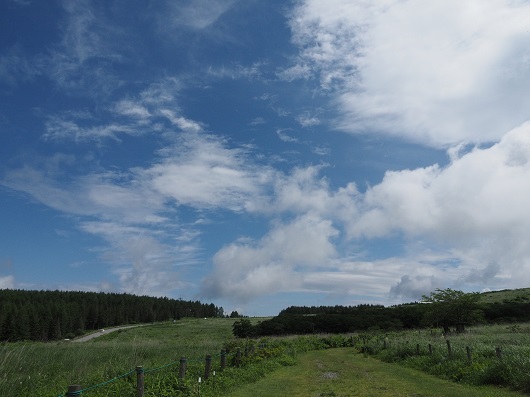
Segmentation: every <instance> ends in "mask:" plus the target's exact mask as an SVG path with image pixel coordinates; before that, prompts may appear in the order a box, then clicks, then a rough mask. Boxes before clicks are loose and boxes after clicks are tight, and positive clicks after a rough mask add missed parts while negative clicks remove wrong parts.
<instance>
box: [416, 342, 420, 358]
mask: <svg viewBox="0 0 530 397" xmlns="http://www.w3.org/2000/svg"><path fill="white" fill-rule="evenodd" d="M416 355H417V356H419V355H420V344H419V343H416Z"/></svg>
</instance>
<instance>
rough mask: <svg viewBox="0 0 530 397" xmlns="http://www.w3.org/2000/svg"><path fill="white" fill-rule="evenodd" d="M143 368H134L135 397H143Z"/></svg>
mask: <svg viewBox="0 0 530 397" xmlns="http://www.w3.org/2000/svg"><path fill="white" fill-rule="evenodd" d="M144 375H145V374H144V368H143V367H136V397H144Z"/></svg>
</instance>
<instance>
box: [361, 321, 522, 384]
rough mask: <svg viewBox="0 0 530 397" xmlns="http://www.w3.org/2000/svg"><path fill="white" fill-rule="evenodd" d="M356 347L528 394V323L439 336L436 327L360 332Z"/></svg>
mask: <svg viewBox="0 0 530 397" xmlns="http://www.w3.org/2000/svg"><path fill="white" fill-rule="evenodd" d="M359 342H360V343H361V345H362V347H361V351H363V352H364V353H365V354H367V355H371V356H373V357H376V358H378V359H380V360H382V361H385V362H389V363H399V364H401V365H404V366H406V367H409V368H414V369H418V370H421V371H423V372H426V373H428V374H432V375H436V376H437V377H440V378H443V379H448V380H452V381H455V382H459V383H465V384H469V385H496V386H499V387H503V388H509V389H512V390H517V391H521V392H523V393H527V394H530V325H529V324H527V323H526V324H511V325H506V324H504V325H487V326H476V327H470V328H469V329H468V330H467V332H464V333H453V334H450V335H446V336H443V335H442V333H441V331H440V330H438V329H433V330H418V331H402V332H395V333H378V334H363V335H360V338H359Z"/></svg>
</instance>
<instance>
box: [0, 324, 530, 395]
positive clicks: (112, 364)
mask: <svg viewBox="0 0 530 397" xmlns="http://www.w3.org/2000/svg"><path fill="white" fill-rule="evenodd" d="M234 321H235V320H234V319H183V320H181V321H179V322H177V323H172V322H171V323H169V322H168V323H163V324H154V325H148V326H142V327H138V328H132V329H127V330H120V331H115V332H112V333H108V334H105V335H104V336H101V337H100V338H96V339H94V340H91V341H89V342H85V343H73V342H66V341H64V342H53V343H26V344H23V343H14V344H4V345H0V395H2V396H3V397H10V396H17V397H25V396H28V397H29V396H35V395H38V396H50V397H54V396H55V397H57V396H59V395H62V394H64V392H65V391H66V388H67V386H68V385H69V384H80V385H82V386H83V387H87V386H93V385H98V384H100V383H101V382H106V381H108V380H111V379H113V378H115V377H118V376H121V375H123V374H128V373H129V372H130V371H131V370H134V368H135V367H136V366H143V367H144V369H145V371H146V373H145V376H146V393H145V397H155V396H156V397H164V396H167V397H169V396H172V397H175V396H198V395H199V391H200V395H201V396H202V397H213V396H220V395H223V396H224V395H227V394H228V393H229V392H232V391H235V390H239V389H240V391H239V392H237V393H239V394H233V395H234V396H237V395H245V396H248V395H256V396H259V395H268V396H283V395H289V396H291V395H292V396H297V395H303V396H312V395H315V396H333V395H341V396H350V395H351V396H354V395H359V396H362V395H377V396H385V395H397V396H399V395H407V396H430V395H433V394H432V393H431V394H429V390H430V391H431V392H432V391H433V390H434V391H436V392H438V391H439V390H445V389H447V390H449V391H448V393H449V394H447V395H451V396H458V395H459V394H457V393H460V391H462V390H464V391H465V392H464V391H462V393H463V394H461V395H466V396H473V395H481V396H487V395H488V394H484V393H486V392H487V391H488V390H491V389H480V388H477V387H476V386H477V385H480V384H482V383H494V384H498V385H502V386H507V387H512V388H515V389H518V390H530V389H528V386H529V385H530V325H529V324H517V325H513V326H507V325H504V326H489V327H477V328H473V329H471V331H472V332H471V333H469V334H465V335H459V336H455V337H452V338H451V342H452V346H453V351H454V357H452V358H451V359H447V357H446V356H445V349H446V345H445V340H444V339H443V338H441V335H440V332H439V331H438V330H435V331H433V332H432V333H431V332H429V331H421V332H417V331H416V332H401V333H393V334H388V335H386V334H365V335H356V339H355V340H356V346H355V348H351V347H350V348H349V349H347V350H344V349H329V348H332V347H339V348H340V347H344V346H350V345H351V338H350V337H349V336H347V335H342V336H341V335H328V336H320V335H313V336H304V337H287V338H267V339H260V340H241V339H234V338H233V336H232V324H233V323H234ZM252 321H254V322H257V321H259V319H253V320H252ZM385 336H386V337H387V338H388V339H387V345H388V348H387V349H386V350H384V349H383V348H382V346H383V341H384V338H385ZM363 338H364V339H363ZM364 343H366V346H367V347H368V348H369V351H370V352H371V353H373V354H374V355H375V356H376V357H378V358H380V359H382V360H386V361H389V362H394V363H399V365H398V364H389V363H383V362H379V361H376V360H374V359H372V358H368V357H364V356H363V354H355V352H358V351H359V350H360V349H361V348H362V347H363V344H364ZM428 343H431V344H432V345H433V348H434V354H433V355H432V356H429V355H426V354H425V353H426V351H427V345H428ZM416 344H420V345H421V353H422V354H420V355H417V354H416ZM465 346H471V347H472V350H473V363H472V364H471V365H470V364H468V363H467V360H466V354H465ZM496 346H500V347H502V349H503V360H498V359H497V358H496V356H495V350H494V349H495V347H496ZM237 348H241V349H242V351H243V352H244V351H248V352H249V354H248V356H245V355H244V354H243V359H242V365H241V366H240V367H228V368H226V369H225V371H224V372H222V373H221V372H220V352H221V349H228V350H229V355H228V362H229V363H230V362H232V363H233V361H234V357H235V352H236V349H237ZM325 349H328V350H325ZM316 350H318V351H316ZM252 352H253V353H252ZM207 354H211V355H213V361H212V363H213V368H212V370H213V371H216V376H215V377H214V376H212V377H211V378H210V379H209V380H208V381H204V380H203V382H202V383H201V384H199V383H198V378H199V377H200V376H201V377H202V376H203V374H204V361H205V356H206V355H207ZM182 356H184V357H186V358H187V360H188V372H187V375H186V379H185V380H184V381H179V380H178V379H177V374H178V369H179V359H180V357H182ZM297 363H298V365H295V364H297ZM167 364H170V365H167ZM418 369H421V370H422V371H424V372H430V373H433V374H436V375H437V376H438V377H439V378H445V379H447V380H453V381H458V382H459V383H460V384H459V385H457V384H456V383H449V384H446V383H444V382H445V381H444V382H442V380H441V379H438V380H433V379H434V378H433V377H432V376H428V375H426V374H424V375H421V376H420V375H418V372H417V370H418ZM322 375H325V376H324V377H323V376H322ZM260 379H264V380H261V381H260ZM269 379H273V381H272V383H271V382H268V380H269ZM135 381H136V376H135V374H134V373H131V374H128V375H126V376H124V377H123V378H120V379H119V380H116V381H114V382H111V383H110V384H108V385H105V386H104V387H101V388H97V389H94V390H89V391H86V392H83V396H88V397H104V396H120V397H127V396H131V397H133V396H135V392H134V390H135V389H134V388H135ZM438 381H440V382H442V383H443V384H446V386H443V387H442V386H441V385H442V383H440V386H438V383H437V382H438ZM256 382H257V383H256ZM262 382H263V383H262ZM352 382H353V383H352ZM465 382H467V383H469V384H470V385H475V387H473V386H466V387H464V388H461V386H462V385H461V384H462V383H465ZM248 384H255V386H245V385H248ZM304 385H306V386H304ZM433 385H436V386H433ZM199 387H200V390H199ZM247 387H250V389H247ZM308 387H309V389H308ZM429 387H430V389H429ZM433 387H434V389H433ZM253 388H255V389H253ZM378 388H379V389H378ZM453 388H454V389H453ZM468 388H469V390H471V391H476V392H479V394H472V392H471V391H468ZM248 390H253V391H251V392H249V391H248ZM455 390H460V391H458V392H457V391H455ZM496 390H497V391H496V392H495V394H492V395H495V396H502V395H510V394H499V393H500V391H498V390H499V389H496ZM234 393H236V392H234ZM260 393H261V394H260ZM304 393H306V394H304ZM355 393H357V394H355ZM359 393H365V394H359ZM370 393H372V394H370ZM399 393H401V394H399ZM440 393H441V392H440ZM488 393H489V392H488ZM435 395H440V396H443V395H446V394H435ZM512 395H513V394H512Z"/></svg>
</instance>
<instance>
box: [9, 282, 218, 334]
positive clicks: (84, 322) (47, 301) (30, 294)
mask: <svg viewBox="0 0 530 397" xmlns="http://www.w3.org/2000/svg"><path fill="white" fill-rule="evenodd" d="M222 316H223V309H222V308H218V307H216V306H215V305H214V304H205V303H201V302H199V301H184V300H182V299H169V298H166V297H164V298H155V297H149V296H136V295H131V294H118V293H95V292H73V291H27V290H7V289H4V290H0V340H2V341H19V340H36V341H47V340H57V339H63V338H71V337H74V336H76V335H81V334H83V333H84V332H85V331H89V330H95V329H100V328H105V327H111V326H117V325H125V324H134V323H148V322H155V321H167V320H170V319H179V318H182V317H222Z"/></svg>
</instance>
